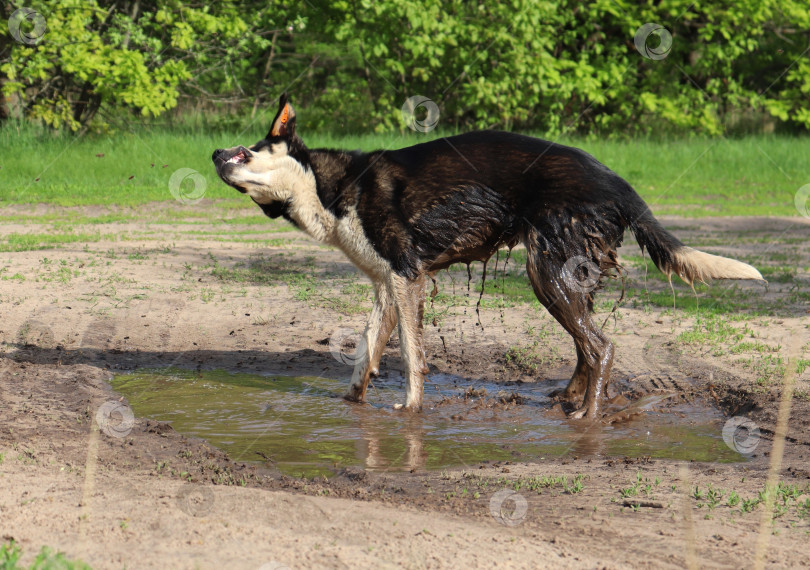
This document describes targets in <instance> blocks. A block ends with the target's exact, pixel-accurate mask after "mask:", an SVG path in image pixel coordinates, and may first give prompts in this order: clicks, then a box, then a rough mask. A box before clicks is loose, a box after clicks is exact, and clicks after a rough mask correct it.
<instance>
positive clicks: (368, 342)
mask: <svg viewBox="0 0 810 570" xmlns="http://www.w3.org/2000/svg"><path fill="white" fill-rule="evenodd" d="M396 324H397V311H396V306H395V305H394V297H393V295H392V293H391V289H390V287H389V286H388V285H387V284H386V283H385V282H384V281H377V282H375V283H374V308H373V309H372V310H371V315H370V316H369V319H368V324H367V325H366V330H365V332H364V333H363V342H364V343H365V346H364V347H363V350H362V352H360V354H359V359H358V361H357V362H356V363H355V365H354V371H353V372H352V381H351V384H349V391H348V392H347V393H346V395H345V396H344V397H345V398H346V399H347V400H353V401H356V402H362V401H363V400H364V399H365V397H366V390H367V389H368V383H369V381H370V380H371V378H372V377H376V376H377V375H378V374H379V366H380V358H381V357H382V353H383V351H384V350H385V344H386V343H387V342H388V339H389V338H391V332H392V331H393V330H394V325H396ZM358 349H359V347H358Z"/></svg>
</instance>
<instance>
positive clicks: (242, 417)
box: [112, 369, 745, 477]
mask: <svg viewBox="0 0 810 570" xmlns="http://www.w3.org/2000/svg"><path fill="white" fill-rule="evenodd" d="M112 384H113V387H114V388H115V389H116V390H118V391H119V392H121V393H122V394H124V395H125V396H126V397H127V398H128V399H129V403H130V405H131V406H132V407H133V409H134V411H135V413H136V414H137V415H139V416H144V417H149V418H152V419H155V420H158V421H165V422H170V423H171V424H172V426H173V427H174V429H176V430H177V431H178V432H180V433H183V434H186V435H191V436H195V437H200V438H203V439H206V440H207V441H209V442H210V443H212V444H213V445H215V446H217V447H219V448H221V449H222V450H224V451H226V452H227V453H228V455H229V456H230V457H231V458H232V459H233V460H234V461H260V462H267V463H270V464H272V465H274V466H275V467H277V468H278V469H279V470H280V471H281V472H282V473H285V474H288V475H295V476H305V477H313V476H317V475H326V476H331V475H333V474H335V473H337V472H339V471H340V470H342V469H345V468H347V467H363V468H365V469H368V470H371V471H389V470H390V471H414V470H440V469H450V468H458V467H470V466H472V465H475V464H478V463H480V462H482V461H507V460H519V461H529V462H530V461H534V460H539V459H544V458H545V457H546V456H565V455H569V454H570V455H575V456H580V457H590V456H617V455H619V456H627V457H634V458H635V457H656V458H666V459H685V460H694V461H706V462H719V463H729V462H737V461H743V460H744V459H745V458H744V457H743V456H742V455H740V454H738V453H737V452H735V451H733V450H731V449H730V448H728V447H727V446H726V445H725V444H724V443H723V441H722V435H721V431H722V427H723V418H722V417H721V416H720V414H719V413H718V412H716V411H714V410H712V409H711V408H708V407H702V406H699V405H695V404H691V403H685V402H679V401H671V400H672V399H671V398H667V397H666V396H665V395H652V396H646V397H644V398H641V399H639V400H637V401H636V402H633V403H630V402H629V401H628V400H626V399H624V398H623V397H619V398H617V399H616V401H615V402H614V404H612V406H609V409H608V411H609V413H610V414H611V415H612V416H613V417H614V419H616V420H617V421H615V422H614V423H612V424H611V425H603V424H596V425H593V424H585V423H584V422H577V421H569V420H568V419H567V418H566V417H565V415H564V414H563V413H562V412H561V411H560V410H559V406H558V405H556V404H555V403H554V402H553V401H552V400H551V399H549V398H548V396H547V395H546V394H547V392H546V391H545V390H544V391H542V392H541V391H540V390H538V387H537V386H526V385H523V386H520V385H518V386H514V387H510V390H509V391H505V390H503V386H499V385H496V384H488V383H485V382H475V383H470V382H468V381H465V380H464V379H462V378H458V377H454V376H450V375H445V374H438V375H433V376H431V384H430V388H431V389H429V390H427V392H426V397H425V409H424V411H423V413H421V414H412V413H409V412H403V411H398V410H394V409H393V407H392V405H391V404H392V403H393V402H396V401H397V399H398V398H400V397H401V395H402V390H403V387H402V386H401V379H395V378H389V379H387V380H384V381H378V382H377V384H376V392H373V395H372V398H371V400H372V401H371V403H370V404H368V405H357V404H353V403H349V402H346V401H344V400H343V399H342V398H341V397H340V396H341V394H342V393H343V392H344V391H345V386H346V382H345V381H343V380H336V379H331V378H323V377H293V376H278V375H274V376H260V375H255V374H245V373H235V374H234V373H229V372H226V371H222V370H216V371H185V370H180V369H171V370H166V369H163V370H143V371H137V372H134V373H130V374H123V375H119V376H117V377H116V378H115V379H114V380H113V382H112Z"/></svg>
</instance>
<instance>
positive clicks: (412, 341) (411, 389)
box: [390, 273, 427, 411]
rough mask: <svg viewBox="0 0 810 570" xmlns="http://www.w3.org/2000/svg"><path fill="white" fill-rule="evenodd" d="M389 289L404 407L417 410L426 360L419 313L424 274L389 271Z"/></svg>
mask: <svg viewBox="0 0 810 570" xmlns="http://www.w3.org/2000/svg"><path fill="white" fill-rule="evenodd" d="M390 283H391V289H392V291H393V293H394V301H395V303H396V306H397V316H398V317H399V343H400V350H401V352H402V360H403V361H404V362H405V369H406V370H405V375H406V378H407V382H408V383H407V386H406V397H405V407H406V408H408V409H410V410H414V411H416V410H419V409H421V407H422V392H423V386H424V382H425V373H426V368H427V367H426V362H425V350H424V345H423V343H424V337H423V332H424V328H423V326H422V322H421V317H422V315H423V312H424V302H425V276H424V275H420V276H419V277H417V278H416V279H407V278H405V277H400V276H399V275H396V274H393V273H392V274H391V278H390Z"/></svg>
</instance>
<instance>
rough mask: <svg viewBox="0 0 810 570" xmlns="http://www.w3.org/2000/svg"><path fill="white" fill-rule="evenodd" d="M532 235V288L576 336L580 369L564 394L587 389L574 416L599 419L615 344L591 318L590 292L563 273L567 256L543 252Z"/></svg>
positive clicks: (529, 261)
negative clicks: (584, 290)
mask: <svg viewBox="0 0 810 570" xmlns="http://www.w3.org/2000/svg"><path fill="white" fill-rule="evenodd" d="M530 233H532V232H530ZM533 237H536V236H532V235H530V236H528V239H526V248H527V250H528V255H527V258H528V259H527V262H526V271H527V273H528V274H529V279H530V281H531V283H532V288H533V289H534V293H535V295H537V298H538V299H539V300H540V302H541V303H543V305H544V306H545V307H546V309H547V310H548V312H549V313H550V314H551V316H553V317H554V318H555V319H557V322H559V323H560V324H561V325H562V326H563V328H564V329H565V330H566V331H568V333H569V334H570V335H571V336H572V337H573V339H574V344H575V345H576V348H577V368H576V370H575V372H574V376H573V377H572V378H571V382H570V383H569V384H568V387H567V388H566V389H565V391H564V392H563V394H564V395H566V394H567V395H570V396H571V397H572V398H573V397H574V395H575V394H576V395H577V396H579V394H580V393H581V391H582V390H583V388H584V392H585V398H584V401H583V404H582V407H581V408H579V409H578V410H576V411H575V412H573V413H572V414H571V417H574V418H582V417H588V418H591V419H596V417H597V414H598V413H599V405H600V403H601V400H602V399H603V398H604V397H605V390H606V388H607V383H608V380H609V379H610V370H611V368H612V367H613V343H611V342H610V341H609V340H608V339H607V337H605V336H604V335H603V334H602V331H601V330H600V329H599V327H598V326H596V323H594V322H593V320H592V319H591V315H590V302H589V295H590V293H588V292H583V291H581V290H580V289H579V288H578V287H577V286H576V283H572V282H571V279H566V278H565V276H564V275H563V270H562V268H563V265H564V264H565V259H564V258H563V257H564V256H563V255H561V254H560V255H554V254H553V253H552V254H549V252H548V251H546V252H545V253H544V252H543V251H542V248H540V247H538V243H537V241H536V239H532V238H533ZM559 258H563V259H559Z"/></svg>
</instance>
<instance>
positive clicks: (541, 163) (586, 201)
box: [295, 131, 682, 278]
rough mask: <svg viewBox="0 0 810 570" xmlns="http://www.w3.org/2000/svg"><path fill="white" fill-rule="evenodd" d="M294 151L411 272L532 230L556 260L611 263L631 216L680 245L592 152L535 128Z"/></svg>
mask: <svg viewBox="0 0 810 570" xmlns="http://www.w3.org/2000/svg"><path fill="white" fill-rule="evenodd" d="M295 158H296V159H297V160H299V162H301V163H303V164H307V165H309V166H310V167H311V168H312V169H313V172H314V173H315V178H316V182H317V188H318V196H319V198H320V200H321V202H322V203H323V204H324V206H325V207H326V208H327V209H329V210H330V211H331V212H332V213H333V214H335V215H336V216H337V217H342V216H344V215H345V214H346V211H347V209H348V208H349V207H355V208H356V209H357V212H358V215H359V217H360V219H361V221H362V225H363V230H364V232H365V234H366V237H367V238H368V240H369V241H370V242H371V244H372V245H373V246H374V248H375V250H376V251H377V253H379V255H380V256H381V257H383V258H384V259H386V260H387V261H388V262H389V263H390V264H391V266H392V268H393V270H394V271H396V272H397V273H399V274H401V275H403V276H405V277H409V278H414V277H416V276H417V275H418V274H419V273H420V272H423V271H435V270H439V269H443V268H445V267H447V266H448V265H450V264H451V263H456V262H472V261H483V260H486V259H489V257H490V256H491V255H492V254H493V253H494V252H495V251H496V250H497V249H498V248H499V247H501V246H503V245H515V244H516V243H517V242H519V241H524V238H525V237H526V235H527V232H532V233H533V234H536V235H537V239H538V240H539V241H538V244H539V247H540V250H541V251H542V252H544V253H543V259H544V260H546V262H547V263H549V264H551V265H553V266H554V267H555V268H557V269H561V267H562V265H563V264H564V263H565V261H566V260H567V259H570V258H571V257H573V256H577V255H582V256H585V257H587V258H589V259H591V260H592V261H594V262H595V263H596V264H597V265H598V266H599V267H601V268H603V269H608V268H609V267H611V266H615V249H616V248H617V247H618V246H619V245H621V241H622V237H623V234H624V230H625V229H626V228H631V229H632V230H633V231H634V233H636V235H637V237H639V241H640V243H641V245H642V247H646V248H647V249H648V250H649V252H650V255H651V257H652V258H653V261H655V262H656V264H657V265H661V264H662V263H666V262H668V261H671V254H672V252H673V251H674V250H676V249H678V248H679V247H681V246H682V244H681V242H679V241H678V240H677V239H675V238H674V237H673V236H671V235H670V234H668V233H667V232H665V231H664V230H663V228H661V226H660V225H659V224H658V222H657V221H656V220H655V219H654V218H653V217H652V215H651V213H650V211H649V208H648V207H647V205H646V204H645V203H644V202H643V201H642V199H641V198H640V197H639V196H638V194H637V193H636V192H635V190H633V188H632V187H631V186H630V185H629V184H628V183H627V182H626V181H625V180H623V179H622V178H621V177H619V176H618V175H617V174H616V173H614V172H613V171H611V170H610V169H608V168H607V167H606V166H604V165H602V164H601V163H600V162H598V161H597V160H596V159H595V158H593V157H592V156H591V155H589V154H587V153H586V152H584V151H582V150H579V149H576V148H572V147H568V146H564V145H559V144H556V143H552V142H548V141H544V140H540V139H536V138H532V137H528V136H523V135H518V134H513V133H506V132H498V131H479V132H473V133H467V134H463V135H457V136H453V137H448V138H442V139H437V140H434V141H430V142H426V143H423V144H419V145H415V146H412V147H408V148H404V149H400V150H394V151H377V152H371V153H359V152H356V153H345V152H342V151H333V150H310V151H306V150H300V151H299V153H298V155H297V156H296V157H295ZM611 252H613V254H612V255H611ZM611 258H612V259H611Z"/></svg>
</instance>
